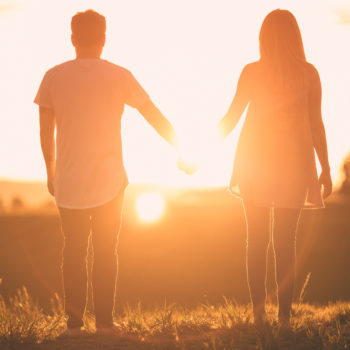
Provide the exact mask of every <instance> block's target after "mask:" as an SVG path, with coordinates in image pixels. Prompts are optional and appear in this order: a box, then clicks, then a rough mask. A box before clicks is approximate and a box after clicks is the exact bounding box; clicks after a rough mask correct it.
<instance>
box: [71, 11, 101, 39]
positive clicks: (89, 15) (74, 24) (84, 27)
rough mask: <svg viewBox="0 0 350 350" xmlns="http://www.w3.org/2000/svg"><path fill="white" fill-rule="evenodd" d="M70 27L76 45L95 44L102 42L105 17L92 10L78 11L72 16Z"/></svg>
mask: <svg viewBox="0 0 350 350" xmlns="http://www.w3.org/2000/svg"><path fill="white" fill-rule="evenodd" d="M71 28H72V34H73V36H74V40H75V43H76V45H77V46H96V45H99V44H102V43H104V40H105V33H106V18H105V17H104V16H102V15H101V14H99V13H98V12H96V11H94V10H86V11H84V12H78V13H76V14H75V15H74V16H73V17H72V21H71Z"/></svg>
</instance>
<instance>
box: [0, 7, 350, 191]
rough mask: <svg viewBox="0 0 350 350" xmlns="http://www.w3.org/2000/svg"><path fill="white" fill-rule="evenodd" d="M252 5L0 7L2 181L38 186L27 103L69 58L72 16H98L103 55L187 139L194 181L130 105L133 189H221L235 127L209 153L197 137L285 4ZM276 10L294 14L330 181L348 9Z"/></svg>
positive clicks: (184, 153)
mask: <svg viewBox="0 0 350 350" xmlns="http://www.w3.org/2000/svg"><path fill="white" fill-rule="evenodd" d="M253 3H254V6H252V3H251V2H235V1H230V0H224V1H222V2H220V4H218V3H217V2H215V1H207V2H206V1H200V0H193V1H186V0H178V1H176V2H168V1H161V0H149V1H146V2H145V1H122V2H120V1H118V2H117V1H108V0H76V1H64V0H63V1H45V0H36V1H15V0H8V1H3V0H0V5H1V4H2V5H1V6H0V18H1V21H0V29H1V30H0V41H1V47H2V52H1V57H0V74H1V75H0V76H1V82H0V94H1V96H2V103H1V106H0V114H1V116H2V118H1V122H0V140H1V141H2V147H0V159H2V162H1V163H0V177H1V178H18V179H23V180H24V179H45V177H46V174H45V173H46V171H45V165H44V162H43V159H42V154H41V150H40V140H39V137H38V121H37V119H38V110H37V106H35V105H34V104H33V102H32V101H33V98H34V95H35V93H36V91H37V89H38V86H39V84H40V81H41V79H42V77H43V75H44V73H45V71H46V70H48V69H49V68H51V67H53V66H54V65H57V64H59V63H61V62H64V61H66V60H70V59H73V58H74V57H75V53H74V49H73V47H72V45H71V43H70V19H71V16H72V15H74V14H75V13H76V12H77V11H82V10H85V9H87V8H93V9H95V10H96V11H99V12H100V13H102V14H103V15H105V16H106V19H107V37H106V38H107V40H106V45H105V48H104V51H103V54H102V58H104V59H107V60H109V61H111V62H114V63H116V64H120V65H121V66H123V67H126V68H127V69H130V70H131V72H132V73H133V74H134V75H135V77H136V78H137V80H138V81H139V82H140V83H141V85H142V86H143V87H144V88H145V90H146V91H147V92H148V93H149V95H150V97H151V99H152V100H153V101H154V102H155V104H156V105H157V107H158V108H159V109H160V110H161V111H162V113H164V115H165V116H166V117H167V118H168V119H169V120H170V122H171V123H172V124H173V125H174V127H175V129H176V131H177V132H178V133H179V138H180V139H181V138H183V144H184V147H183V149H181V150H180V151H181V152H180V156H181V157H183V158H184V160H186V162H187V163H190V164H192V163H193V164H194V167H195V168H198V171H197V172H195V173H194V175H193V176H187V175H185V174H183V173H182V172H181V171H179V170H178V169H177V166H176V162H177V154H176V152H174V150H173V149H172V148H171V147H170V146H169V145H167V144H166V143H165V141H163V140H162V139H161V138H160V137H159V136H158V135H157V134H156V133H155V132H154V130H152V128H151V127H150V126H149V125H148V124H147V123H146V122H145V121H144V120H143V118H140V115H139V113H138V112H137V111H136V110H134V109H131V108H126V109H125V113H124V116H123V121H122V135H123V151H124V163H125V168H126V170H127V172H128V178H129V181H130V183H152V184H165V185H171V186H173V185H175V186H184V187H193V186H224V185H227V184H228V182H229V179H230V176H231V173H232V163H233V157H234V153H235V147H236V144H237V139H238V136H239V132H238V130H234V132H233V133H232V134H231V135H230V136H229V137H227V138H226V140H225V141H224V142H223V143H221V146H220V145H219V146H218V147H212V142H211V140H210V137H212V136H210V137H209V139H208V138H206V137H204V140H205V141H204V143H203V142H202V141H201V140H202V139H203V137H202V134H203V135H204V133H205V132H206V131H207V132H208V134H210V133H211V132H212V133H214V132H215V126H216V125H217V123H218V121H219V120H220V119H221V118H222V117H223V115H224V113H225V112H226V111H227V109H228V107H229V105H230V103H231V101H232V98H233V95H234V92H235V88H236V84H237V80H238V77H239V74H240V72H241V70H242V68H243V67H244V65H245V64H247V63H248V62H251V61H254V60H256V59H257V58H258V57H259V50H258V36H259V30H260V26H261V23H262V20H263V18H264V17H265V16H266V14H267V13H268V12H269V11H271V10H273V9H275V8H276V7H279V6H282V4H281V1H280V0H266V1H254V2H253ZM282 3H283V7H284V8H287V9H289V10H291V11H292V12H293V13H294V14H295V16H296V18H297V20H298V22H299V25H300V27H301V31H302V35H303V39H304V45H305V50H306V53H307V57H308V60H310V62H312V63H313V64H314V65H315V66H316V67H317V69H318V70H319V72H320V76H321V80H322V86H323V116H324V121H325V127H326V132H327V138H328V144H329V155H330V163H331V169H332V175H333V177H335V176H336V175H337V171H338V168H339V164H340V163H341V160H342V159H343V157H344V156H345V154H346V153H347V152H348V151H349V142H348V130H349V125H350V119H349V118H347V115H348V114H349V110H350V100H349V99H348V98H346V94H345V93H340V92H344V91H347V90H348V86H349V84H350V70H349V69H347V67H348V62H349V61H350V49H349V48H348V46H347V45H345V44H344V43H346V42H347V41H348V38H349V30H350V26H349V25H348V24H349V23H350V22H349V21H347V20H346V18H347V13H348V12H347V9H346V8H345V9H343V7H341V4H340V0H339V1H334V0H325V1H317V0H310V1H307V2H305V1H295V0H294V1H293V0H285V1H283V2H282ZM135 4H137V11H135V6H136V5H135ZM315 9H317V11H316V12H315ZM199 12H200V16H199V15H198V13H199ZM339 16H340V17H339ZM338 17H339V18H338ZM179 23H181V25H180V26H179ZM208 23H212V24H213V25H208ZM159 28H162V30H159ZM321 39H322V40H321ZM335 39H336V40H335ZM325 48H327V49H325ZM23 52H25V53H26V54H25V55H23ZM327 53H329V54H327ZM334 57H337V61H336V64H334V59H333V58H334ZM339 91H340V92H339ZM18 101H20V103H18ZM334 111H336V113H334ZM18 125H21V127H20V128H19V127H18ZM339 125H342V128H339ZM182 133H183V134H184V136H182ZM23 150H26V152H23Z"/></svg>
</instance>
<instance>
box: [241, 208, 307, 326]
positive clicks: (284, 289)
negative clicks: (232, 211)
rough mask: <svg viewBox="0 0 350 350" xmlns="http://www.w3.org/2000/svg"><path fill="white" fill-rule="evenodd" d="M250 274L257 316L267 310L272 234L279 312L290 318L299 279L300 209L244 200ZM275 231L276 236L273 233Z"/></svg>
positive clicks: (248, 271)
mask: <svg viewBox="0 0 350 350" xmlns="http://www.w3.org/2000/svg"><path fill="white" fill-rule="evenodd" d="M244 209H245V216H246V223H247V275H248V284H249V291H250V297H251V301H252V304H253V311H254V317H255V318H259V317H261V316H262V315H264V314H265V300H266V286H265V282H266V263H267V261H266V260H267V259H266V258H267V250H268V246H269V243H270V239H271V238H272V244H273V245H272V246H273V250H274V256H275V267H276V283H277V288H278V316H279V318H280V319H282V318H284V319H286V318H287V319H289V317H290V310H291V305H292V298H293V289H294V280H295V243H296V229H297V225H298V221H299V217H300V211H301V210H300V209H284V208H275V209H270V208H260V207H256V206H253V205H251V204H249V203H244ZM271 234H272V236H271Z"/></svg>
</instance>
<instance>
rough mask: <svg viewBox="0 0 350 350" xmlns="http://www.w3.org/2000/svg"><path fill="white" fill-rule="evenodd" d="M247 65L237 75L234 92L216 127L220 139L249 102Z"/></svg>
mask: <svg viewBox="0 0 350 350" xmlns="http://www.w3.org/2000/svg"><path fill="white" fill-rule="evenodd" d="M248 77H249V75H248V66H245V67H244V68H243V70H242V73H241V75H240V77H239V80H238V84H237V90H236V94H235V96H234V98H233V101H232V103H231V106H230V108H229V110H228V111H227V112H226V114H225V116H224V117H223V118H222V119H221V120H220V122H219V125H218V128H219V135H220V138H221V139H224V138H225V137H226V136H227V135H228V134H229V133H230V132H231V131H232V130H233V129H234V128H235V126H236V125H237V123H238V122H239V119H240V118H241V116H242V113H243V112H244V110H245V108H246V107H247V104H248V102H249V93H248V91H249V89H248V87H249V79H248Z"/></svg>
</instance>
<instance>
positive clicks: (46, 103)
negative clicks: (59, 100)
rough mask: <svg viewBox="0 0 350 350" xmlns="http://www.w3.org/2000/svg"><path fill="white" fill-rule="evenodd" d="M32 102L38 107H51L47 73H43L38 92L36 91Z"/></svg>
mask: <svg viewBox="0 0 350 350" xmlns="http://www.w3.org/2000/svg"><path fill="white" fill-rule="evenodd" d="M34 103H36V104H37V105H39V106H40V107H47V108H52V107H53V106H52V100H51V94H50V76H49V74H48V73H46V74H45V75H44V78H43V80H42V81H41V84H40V86H39V89H38V92H37V93H36V96H35V99H34Z"/></svg>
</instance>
